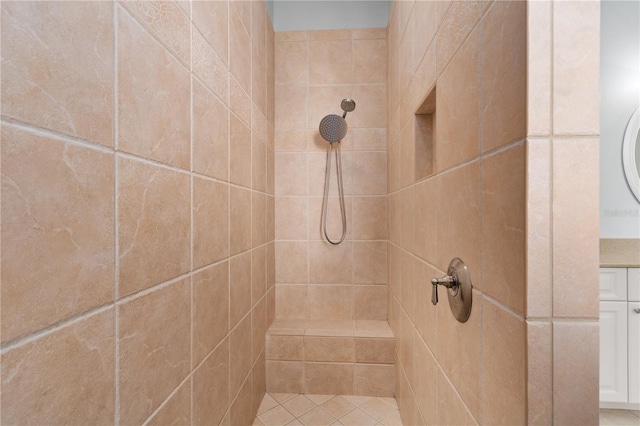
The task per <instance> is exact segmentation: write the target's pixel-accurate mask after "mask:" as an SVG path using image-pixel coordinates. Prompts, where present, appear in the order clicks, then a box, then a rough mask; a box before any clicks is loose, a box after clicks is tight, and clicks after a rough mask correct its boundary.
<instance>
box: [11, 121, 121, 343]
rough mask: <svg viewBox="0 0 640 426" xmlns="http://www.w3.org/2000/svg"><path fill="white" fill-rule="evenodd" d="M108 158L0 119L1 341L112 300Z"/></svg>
mask: <svg viewBox="0 0 640 426" xmlns="http://www.w3.org/2000/svg"><path fill="white" fill-rule="evenodd" d="M113 162H114V160H113V155H112V154H106V153H104V152H100V151H96V150H93V149H89V148H86V147H81V146H78V145H73V144H70V143H65V142H63V141H61V140H58V139H51V138H47V137H43V136H37V135H35V134H32V133H30V132H27V131H24V130H18V129H16V128H13V127H10V126H2V339H3V342H7V341H9V340H12V339H14V338H16V337H19V336H22V335H24V334H25V333H29V332H33V331H36V330H39V329H41V328H44V327H46V326H49V325H52V324H55V323H57V322H59V321H61V320H64V319H67V318H70V317H72V316H74V315H78V314H80V313H83V312H86V311H88V310H90V309H92V308H95V307H98V306H100V305H102V304H105V303H108V302H112V301H113V297H114V294H113V278H114V260H115V257H114V247H115V241H114V235H113V225H114V206H113V185H114V183H113V182H114V176H113ZM51 182H55V185H51Z"/></svg>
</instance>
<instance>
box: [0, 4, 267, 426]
mask: <svg viewBox="0 0 640 426" xmlns="http://www.w3.org/2000/svg"><path fill="white" fill-rule="evenodd" d="M1 13H2V27H1V28H2V34H1V40H2V41H1V43H2V46H1V48H2V49H1V50H2V122H1V126H2V153H1V154H2V155H1V167H2V194H1V195H2V212H1V213H2V231H1V249H2V254H3V256H2V264H1V267H2V283H1V295H2V297H1V311H2V314H1V323H2V328H1V332H2V339H1V340H2V348H1V352H0V354H1V363H2V367H1V380H2V386H1V389H2V394H1V404H2V414H1V419H0V422H2V423H3V424H4V423H6V424H26V423H39V424H51V423H56V424H114V423H121V424H140V423H143V422H145V421H148V422H149V424H187V423H191V424H218V423H219V422H222V423H223V424H250V423H251V422H252V420H253V418H254V415H255V413H256V411H257V408H258V405H259V404H260V402H261V400H262V397H263V395H264V391H265V386H266V385H265V360H264V343H265V334H266V330H267V328H268V324H269V323H270V321H271V320H272V319H273V318H274V316H275V288H274V282H275V245H274V238H275V229H274V226H275V216H274V209H275V208H274V205H275V203H274V188H275V185H274V180H275V174H274V165H275V159H274V124H275V121H274V120H275V103H274V96H275V88H274V81H275V80H274V78H275V77H274V76H275V57H274V51H275V50H274V43H275V40H274V32H273V29H272V27H271V23H270V20H269V17H268V16H267V15H266V10H265V7H264V4H263V3H262V2H261V1H253V2H248V1H231V2H227V1H208V2H200V1H194V2H189V1H181V2H174V1H158V2H128V1H127V2H124V1H123V2H109V1H105V2H92V1H86V2H53V3H50V2H2V9H1Z"/></svg>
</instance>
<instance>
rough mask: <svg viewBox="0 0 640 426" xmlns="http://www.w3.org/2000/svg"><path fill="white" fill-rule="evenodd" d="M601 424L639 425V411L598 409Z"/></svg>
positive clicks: (612, 425) (604, 425)
mask: <svg viewBox="0 0 640 426" xmlns="http://www.w3.org/2000/svg"><path fill="white" fill-rule="evenodd" d="M600 425H602V426H623V425H624V426H640V411H632V410H607V409H604V408H602V409H600Z"/></svg>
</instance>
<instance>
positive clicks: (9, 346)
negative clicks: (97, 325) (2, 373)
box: [0, 303, 115, 355]
mask: <svg viewBox="0 0 640 426" xmlns="http://www.w3.org/2000/svg"><path fill="white" fill-rule="evenodd" d="M114 306H115V305H114V304H113V303H108V304H104V305H102V306H99V307H97V308H94V309H91V310H89V311H85V312H82V313H80V314H78V315H75V316H73V317H70V318H67V319H64V320H62V321H60V322H57V323H55V324H53V325H50V326H48V327H46V328H42V329H40V330H38V331H36V332H33V333H31V334H29V335H27V336H23V337H18V338H16V339H14V340H11V341H9V342H6V343H4V344H3V345H2V348H1V349H0V355H4V354H6V353H7V352H9V351H11V350H13V349H16V348H19V347H22V346H25V345H27V344H29V343H32V342H35V341H36V340H39V339H40V338H43V337H47V336H50V335H52V334H54V333H56V332H57V331H60V330H62V329H65V328H67V327H71V326H73V325H75V324H77V323H79V322H81V321H84V320H88V319H89V318H91V317H93V316H95V315H98V314H101V313H103V312H106V311H108V310H109V309H111V308H113V307H114Z"/></svg>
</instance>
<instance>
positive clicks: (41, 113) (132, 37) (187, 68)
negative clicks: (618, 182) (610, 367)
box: [0, 0, 599, 425]
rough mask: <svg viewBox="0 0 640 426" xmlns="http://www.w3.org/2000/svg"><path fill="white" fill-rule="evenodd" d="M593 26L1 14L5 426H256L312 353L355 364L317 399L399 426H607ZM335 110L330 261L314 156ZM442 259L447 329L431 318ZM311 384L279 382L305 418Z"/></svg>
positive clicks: (171, 6)
mask: <svg viewBox="0 0 640 426" xmlns="http://www.w3.org/2000/svg"><path fill="white" fill-rule="evenodd" d="M598 18H599V6H598V4H597V3H595V2H572V3H567V2H546V1H543V2H518V1H513V2H507V1H500V2H493V1H437V2H435V1H415V2H414V1H395V2H393V4H392V7H391V11H390V17H389V25H388V27H387V28H386V29H384V28H365V29H347V30H331V31H328V30H314V31H295V32H274V30H273V26H272V24H271V19H270V18H269V16H268V14H267V12H266V9H265V5H264V3H263V2H262V1H251V2H248V1H229V2H227V1H195V0H194V1H191V2H189V1H158V2H155V1H154V2H131V1H121V2H110V1H104V2H89V1H87V2H56V3H48V2H4V1H3V2H2V17H1V19H2V22H1V25H2V26H1V36H2V40H1V54H2V70H1V71H2V111H1V113H2V152H1V173H2V193H1V196H2V199H1V202H2V204H1V214H2V225H1V226H2V228H1V247H0V249H1V255H2V258H1V267H2V276H1V296H2V298H1V321H2V328H1V332H2V339H1V342H2V347H1V352H0V355H1V365H0V370H1V381H2V382H1V383H2V386H1V388H0V392H1V394H0V402H1V408H2V410H1V419H0V421H1V422H2V423H3V424H24V423H39V424H47V423H75V424H103V423H104V424H114V423H117V424H136V423H147V424H229V425H240V424H251V423H252V422H253V420H254V417H255V414H256V412H257V410H258V406H259V404H260V402H261V401H262V399H263V396H264V394H265V391H267V388H268V386H269V383H268V379H267V377H268V372H267V365H268V363H269V361H267V359H268V357H269V356H271V355H272V354H270V353H269V349H268V348H267V347H266V345H265V340H266V337H265V336H267V338H268V337H270V336H271V334H268V333H275V334H276V335H278V334H280V335H282V330H288V331H287V332H286V333H285V334H286V335H287V336H290V337H293V338H294V339H291V341H293V340H295V338H296V336H297V335H298V334H297V333H298V331H299V330H304V331H303V332H302V334H301V335H300V336H302V335H308V333H307V332H308V330H309V328H314V327H315V328H317V330H315V333H316V334H312V335H311V339H310V341H312V340H314V339H315V340H316V342H320V341H321V340H322V339H323V338H324V339H326V338H328V337H329V336H331V337H332V338H336V339H337V340H335V341H337V342H340V341H344V342H347V345H349V344H352V345H353V347H352V352H350V353H349V351H348V349H345V347H346V346H345V347H335V348H333V350H332V349H331V347H329V348H328V349H329V351H328V350H327V348H323V349H320V351H324V352H325V353H326V352H330V351H333V353H334V354H337V355H335V356H336V357H337V358H336V359H338V360H339V362H338V361H334V360H331V361H329V362H327V363H326V366H327V367H326V368H325V367H324V366H323V367H322V368H318V366H317V365H316V366H315V367H316V370H315V373H314V374H316V376H318V375H320V376H322V375H325V374H326V375H327V376H326V377H329V379H327V378H326V377H325V378H324V380H325V381H326V380H329V381H331V380H332V379H331V377H334V376H331V374H334V373H332V372H331V371H333V370H330V369H329V368H328V367H329V366H331V365H332V363H334V362H335V363H336V364H340V368H341V369H342V370H340V371H348V372H350V373H349V374H353V376H352V377H353V383H352V384H351V385H350V386H351V387H350V388H349V389H348V390H349V392H344V393H356V394H357V393H375V392H382V393H388V392H393V394H395V397H396V399H397V403H398V406H399V409H400V414H401V416H402V420H403V422H404V424H454V423H455V424H463V423H464V424H476V423H477V424H494V423H501V424H523V423H532V424H534V423H535V424H537V423H547V424H548V423H552V422H555V423H558V424H571V423H573V424H576V423H580V424H589V423H594V422H597V415H598V409H597V407H598V393H597V389H598V386H597V385H598V374H597V371H598V370H597V369H598V359H597V349H596V348H597V347H598V326H597V324H598V323H597V321H598V307H597V298H598V295H597V276H598V275H597V264H598V261H597V259H598V258H597V256H598V229H597V223H598V217H597V213H596V212H597V211H598V206H597V201H594V200H597V193H598V186H597V185H598V183H597V182H598V176H597V173H593V172H592V171H593V170H597V168H598V167H597V164H598V115H597V111H598V50H597V45H598V41H597V40H598V37H597V36H598V30H599V22H598ZM343 98H353V99H354V100H355V101H356V104H357V106H356V109H355V111H353V112H352V113H350V114H349V115H348V117H347V122H348V124H349V132H348V135H347V137H346V139H345V140H344V141H343V142H342V148H343V151H342V155H343V168H344V178H345V197H346V207H347V209H346V210H347V221H348V232H347V239H346V240H345V242H344V243H342V244H341V245H339V246H336V247H334V246H330V245H329V244H328V243H326V242H324V241H323V239H322V236H321V232H320V210H321V207H322V189H323V184H324V172H325V170H324V168H325V161H326V149H327V145H326V144H327V142H325V141H324V140H323V139H322V138H321V137H320V136H319V134H318V131H317V126H318V123H319V121H320V119H321V118H322V117H323V116H324V115H326V114H330V113H340V112H341V111H340V101H341V100H342V99H343ZM334 172H335V170H334ZM333 178H334V179H333V183H335V175H334V176H333ZM336 195H337V190H336V187H335V185H334V186H333V187H332V188H331V196H330V204H329V217H328V224H329V233H330V234H331V235H336V234H337V233H339V225H340V216H339V211H338V209H337V206H338V203H337V197H336ZM453 257H461V258H462V259H463V260H464V261H465V262H466V263H467V265H468V266H469V269H470V272H471V277H472V280H473V285H474V292H473V309H472V313H471V317H470V319H469V320H468V321H467V322H466V323H464V324H462V323H458V322H456V320H455V319H454V317H453V316H452V315H451V312H450V310H449V307H448V301H447V298H446V296H445V293H444V292H442V293H441V297H440V302H439V304H438V305H436V306H433V305H432V304H431V284H430V279H431V277H435V276H442V275H444V272H445V271H446V268H447V265H448V263H449V261H450V260H451V258H453ZM568 270H569V271H571V272H572V274H571V276H569V275H568V274H567V273H566V271H568ZM441 291H442V290H441ZM387 320H388V323H389V325H390V329H389V325H386V321H387ZM274 321H275V324H276V326H277V327H276V328H275V329H272V330H271V332H269V331H268V330H269V328H270V326H272V324H274ZM344 324H351V325H348V326H347V327H351V329H345V328H344V327H345V325H344ZM382 325H384V326H385V327H387V328H386V329H383V328H381V327H382ZM305 327H306V329H305ZM272 328H273V327H272ZM327 330H330V331H331V333H330V334H329V335H328V334H327V333H326V332H327ZM305 333H306V334H305ZM373 338H375V339H377V340H372V341H367V340H366V339H373ZM302 339H303V338H302V337H300V341H301V342H303V340H302ZM275 340H277V339H275ZM323 342H328V340H323ZM348 342H351V343H348ZM389 343H391V346H388V344H389ZM305 345H306V344H305ZM359 345H360V346H359ZM394 345H395V350H394ZM301 347H304V348H307V346H301ZM358 347H360V348H361V352H358ZM363 348H364V349H363ZM280 349H281V351H280V353H284V352H286V350H285V349H286V348H284V349H283V348H280ZM389 349H390V350H389ZM347 353H348V354H347ZM345 354H347V355H345ZM308 355H309V353H307V356H308ZM342 355H344V358H340V356H342ZM287 356H289V355H287ZM323 356H324V355H323ZM383 358H384V361H381V360H382V359H383ZM305 359H306V358H305ZM312 361H313V362H315V361H316V360H314V359H312ZM394 361H395V363H394ZM313 362H312V364H313ZM388 363H390V364H395V367H391V366H390V364H389V365H387V364H388ZM299 364H300V370H299V371H297V370H296V371H294V373H295V374H291V376H289V375H288V374H290V373H291V372H292V371H293V370H291V369H288V370H287V369H285V370H282V371H283V374H282V375H276V376H278V378H279V379H282V380H288V379H289V378H291V379H292V380H303V382H300V383H302V384H303V385H302V388H301V389H302V391H304V389H305V387H304V386H307V385H306V384H305V383H306V382H304V380H305V376H304V375H305V371H307V373H309V372H311V371H312V369H311V368H310V369H309V370H305V365H307V364H306V361H305V364H304V365H303V364H302V363H299ZM383 364H384V365H383ZM297 365H298V364H296V366H295V368H297ZM349 366H352V367H351V370H350V369H349V368H350V367H349ZM358 371H360V372H361V374H360V376H358V374H357V372H358ZM285 373H286V374H285ZM298 373H300V374H302V376H300V375H299V374H298ZM296 374H298V375H297V376H296ZM366 376H372V377H375V378H376V380H378V381H380V378H385V381H386V386H384V389H382V388H375V387H372V386H370V385H369V384H366V383H365V384H363V385H362V386H358V383H359V382H358V377H361V378H362V377H366ZM283 377H284V379H283ZM271 378H272V379H273V375H272V376H271ZM392 381H394V383H391V382H392ZM361 383H364V382H361ZM310 393H311V392H310ZM314 393H320V392H314Z"/></svg>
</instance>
